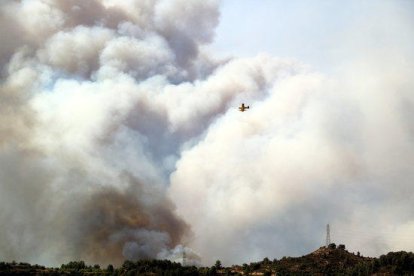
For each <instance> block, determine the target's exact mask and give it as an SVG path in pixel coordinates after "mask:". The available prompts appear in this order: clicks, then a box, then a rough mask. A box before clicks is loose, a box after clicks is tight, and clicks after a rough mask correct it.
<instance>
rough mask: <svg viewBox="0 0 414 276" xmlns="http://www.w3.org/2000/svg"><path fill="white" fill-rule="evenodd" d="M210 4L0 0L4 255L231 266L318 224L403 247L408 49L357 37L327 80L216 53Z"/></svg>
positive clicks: (301, 69)
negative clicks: (376, 45) (372, 45)
mask: <svg viewBox="0 0 414 276" xmlns="http://www.w3.org/2000/svg"><path fill="white" fill-rule="evenodd" d="M218 18H219V3H218V2H217V1H206V0H196V1H183V0H159V1H155V0H153V1H134V0H131V1H112V0H93V1H82V0H70V1H67V0H27V1H11V0H10V1H2V2H1V4H0V35H1V38H2V43H1V46H0V69H1V86H0V114H1V117H0V209H1V211H0V225H1V226H0V259H4V260H12V259H15V260H19V261H20V260H22V261H29V262H38V263H43V264H54V265H56V264H59V263H62V262H67V261H69V260H75V259H83V260H85V261H87V262H90V263H93V262H96V263H101V264H107V263H113V264H119V263H121V262H122V261H123V260H124V259H141V258H169V259H172V260H177V259H179V258H180V255H182V254H183V253H184V251H185V252H186V255H187V257H188V258H189V260H187V261H188V263H191V264H193V263H199V258H198V256H197V255H200V256H201V258H202V259H201V262H202V263H204V264H210V263H211V262H213V261H215V260H216V259H221V260H223V261H224V262H225V263H226V264H227V263H230V262H244V261H248V260H254V259H258V258H263V257H265V256H268V257H280V256H282V255H289V254H304V253H306V252H308V251H309V250H312V249H314V248H316V247H318V246H320V245H321V243H322V242H323V238H324V237H323V235H324V232H323V231H324V227H325V225H326V223H328V222H329V223H331V225H332V238H333V240H334V241H337V242H343V243H346V244H347V246H348V247H350V248H351V249H354V250H359V251H361V252H363V253H367V254H371V255H377V254H380V253H384V252H386V251H387V250H390V249H406V250H412V249H413V246H414V241H413V239H412V237H411V238H410V233H412V231H413V229H414V228H413V227H414V213H413V210H414V209H413V205H412V202H413V198H412V196H411V195H412V194H413V192H414V190H413V188H412V185H411V182H412V180H413V179H414V170H412V166H413V164H414V145H413V139H414V128H413V125H414V122H413V119H412V118H413V116H412V115H413V107H414V94H413V93H412V91H413V88H414V81H413V80H412V77H411V76H412V73H413V70H412V68H413V67H412V63H410V62H408V61H407V59H405V53H406V51H405V49H401V48H400V47H396V48H395V49H392V50H390V51H384V49H391V47H389V48H380V49H378V51H363V50H364V49H365V48H364V47H363V46H365V45H362V46H361V45H357V44H355V45H351V46H349V47H355V51H358V52H362V54H361V56H360V59H356V60H352V61H350V64H349V65H348V66H344V67H343V68H341V70H339V71H338V72H336V73H332V75H330V76H326V75H323V74H320V73H316V72H313V71H312V70H311V69H310V68H308V66H305V65H303V64H301V63H300V62H298V61H294V60H289V59H281V58H276V57H272V56H269V55H266V54H259V55H257V56H255V57H252V58H231V59H226V60H221V59H218V58H215V57H214V56H213V55H212V54H211V53H210V52H209V50H208V49H207V48H206V45H207V44H208V43H210V42H211V41H212V39H213V35H214V28H215V26H216V25H217V24H218ZM398 22H399V21H398ZM401 22H402V21H401ZM400 27H401V29H402V30H406V29H407V26H406V25H404V24H402V25H401V26H400ZM407 33H409V32H407ZM351 40H352V39H350V41H351ZM3 41H4V42H3ZM356 41H359V39H356ZM393 45H394V44H393ZM381 50H382V51H381ZM385 54H386V55H385ZM379 57H381V58H379ZM241 102H245V103H246V104H249V105H250V109H249V111H248V112H244V113H241V112H238V111H237V108H236V107H237V105H238V104H240V103H241ZM339 229H340V230H339ZM335 231H336V232H335ZM335 233H336V235H337V236H335ZM341 235H342V236H341ZM181 257H182V256H181Z"/></svg>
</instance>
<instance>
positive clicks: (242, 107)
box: [239, 103, 249, 112]
mask: <svg viewBox="0 0 414 276" xmlns="http://www.w3.org/2000/svg"><path fill="white" fill-rule="evenodd" d="M246 109H249V106H245V105H244V103H242V105H241V106H239V110H240V111H241V112H245V111H246Z"/></svg>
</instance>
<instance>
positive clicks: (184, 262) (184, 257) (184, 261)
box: [183, 246, 187, 266]
mask: <svg viewBox="0 0 414 276" xmlns="http://www.w3.org/2000/svg"><path fill="white" fill-rule="evenodd" d="M186 259H187V255H186V254H185V247H184V246H183V266H186Z"/></svg>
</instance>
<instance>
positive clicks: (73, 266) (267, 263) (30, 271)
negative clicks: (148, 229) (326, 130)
mask: <svg viewBox="0 0 414 276" xmlns="http://www.w3.org/2000/svg"><path fill="white" fill-rule="evenodd" d="M413 273H414V253H411V252H405V251H400V252H390V253H388V254H386V255H382V256H380V257H379V258H369V257H363V256H361V255H360V254H353V253H350V252H348V251H346V250H345V246H344V245H339V246H338V247H336V246H335V247H334V246H329V247H328V248H325V247H321V248H319V249H318V250H316V251H315V252H312V253H310V254H308V255H305V256H302V257H298V258H292V257H283V258H282V259H280V260H277V259H274V260H273V261H271V260H269V258H264V259H263V261H260V262H252V263H250V264H246V263H245V264H243V265H242V266H240V265H233V266H231V267H223V266H222V264H221V261H220V260H217V261H216V263H215V265H213V266H212V267H198V268H197V267H195V266H185V267H184V266H182V265H181V264H179V263H174V262H171V261H168V260H140V261H128V260H127V261H125V262H124V263H123V264H122V266H120V267H118V268H115V267H114V266H113V265H111V264H110V265H108V266H107V267H106V268H101V267H100V266H99V265H97V264H95V265H87V264H85V262H84V261H72V262H69V263H67V264H62V265H61V267H60V268H47V267H44V266H40V265H30V264H28V263H17V262H11V263H6V262H0V275H111V276H112V275H114V276H116V275H122V276H124V275H125V276H128V275H165V276H170V275H171V276H172V275H177V276H178V275H184V276H185V275H209V276H210V275H264V276H270V275H292V274H293V275H315V274H317V275H413Z"/></svg>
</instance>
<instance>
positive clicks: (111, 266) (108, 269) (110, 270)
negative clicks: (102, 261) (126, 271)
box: [106, 264, 114, 272]
mask: <svg viewBox="0 0 414 276" xmlns="http://www.w3.org/2000/svg"><path fill="white" fill-rule="evenodd" d="M106 270H107V271H108V272H114V266H113V265H111V264H109V265H108V267H107V268H106Z"/></svg>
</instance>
